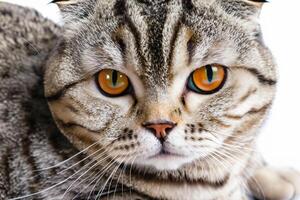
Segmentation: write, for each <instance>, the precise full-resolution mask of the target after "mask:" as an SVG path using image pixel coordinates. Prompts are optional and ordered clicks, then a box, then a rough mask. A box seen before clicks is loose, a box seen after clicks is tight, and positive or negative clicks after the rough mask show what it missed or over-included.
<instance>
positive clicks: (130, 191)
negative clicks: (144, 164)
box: [129, 155, 137, 198]
mask: <svg viewBox="0 0 300 200" xmlns="http://www.w3.org/2000/svg"><path fill="white" fill-rule="evenodd" d="M136 158H137V155H136V156H135V157H134V158H133V159H132V162H131V165H130V170H129V183H130V188H129V195H130V198H131V197H132V175H131V172H132V167H133V163H134V161H135V160H136Z"/></svg>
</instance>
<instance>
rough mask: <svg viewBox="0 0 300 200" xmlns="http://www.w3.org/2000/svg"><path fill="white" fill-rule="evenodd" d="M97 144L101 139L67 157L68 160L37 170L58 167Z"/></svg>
mask: <svg viewBox="0 0 300 200" xmlns="http://www.w3.org/2000/svg"><path fill="white" fill-rule="evenodd" d="M97 144H100V141H97V142H95V143H93V144H91V145H90V146H88V147H87V148H85V149H83V150H81V151H79V152H78V153H76V154H75V155H73V156H71V157H70V158H68V159H66V160H64V161H62V162H60V163H58V164H56V165H53V166H51V167H46V168H43V169H38V170H36V171H38V172H40V171H46V170H50V169H53V168H57V167H59V166H61V165H63V164H65V163H67V162H69V161H70V160H72V159H74V158H75V157H77V156H79V155H80V154H82V153H84V152H86V151H87V150H89V149H90V148H92V147H93V146H95V145H97Z"/></svg>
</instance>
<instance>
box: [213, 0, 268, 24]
mask: <svg viewBox="0 0 300 200" xmlns="http://www.w3.org/2000/svg"><path fill="white" fill-rule="evenodd" d="M266 2H268V1H266V0H221V1H219V3H220V5H221V7H222V8H223V10H224V11H225V12H226V13H228V14H230V15H233V16H235V17H238V18H241V19H245V20H250V21H251V20H255V19H257V18H258V17H259V15H260V11H261V8H262V6H263V4H264V3H266Z"/></svg>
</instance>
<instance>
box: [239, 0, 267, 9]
mask: <svg viewBox="0 0 300 200" xmlns="http://www.w3.org/2000/svg"><path fill="white" fill-rule="evenodd" d="M244 1H246V2H248V3H250V4H253V5H255V6H257V7H258V8H261V7H262V6H263V4H264V3H267V2H268V1H267V0H244Z"/></svg>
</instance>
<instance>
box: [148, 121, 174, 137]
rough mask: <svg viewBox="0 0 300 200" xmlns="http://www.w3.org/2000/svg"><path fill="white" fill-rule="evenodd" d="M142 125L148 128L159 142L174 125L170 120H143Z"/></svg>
mask: <svg viewBox="0 0 300 200" xmlns="http://www.w3.org/2000/svg"><path fill="white" fill-rule="evenodd" d="M143 126H144V127H145V128H146V129H148V130H150V131H151V132H152V133H153V134H154V135H155V136H156V137H157V138H158V139H159V140H160V141H161V142H163V141H164V140H165V138H166V137H167V135H168V134H169V133H170V131H171V130H172V129H173V128H174V127H175V126H176V123H173V122H171V121H163V122H145V123H143Z"/></svg>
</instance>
